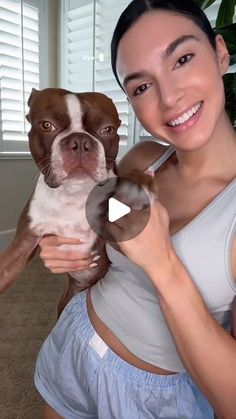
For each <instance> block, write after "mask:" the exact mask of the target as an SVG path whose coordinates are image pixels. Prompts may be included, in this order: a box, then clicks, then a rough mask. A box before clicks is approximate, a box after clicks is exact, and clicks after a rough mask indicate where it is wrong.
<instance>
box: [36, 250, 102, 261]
mask: <svg viewBox="0 0 236 419" xmlns="http://www.w3.org/2000/svg"><path fill="white" fill-rule="evenodd" d="M39 256H40V257H41V258H42V259H43V260H58V261H63V260H64V261H73V260H77V261H78V260H81V261H83V260H88V261H90V260H92V259H93V258H94V257H95V256H96V254H94V255H93V256H91V254H90V253H79V252H78V251H76V252H71V251H62V250H56V249H51V248H48V249H43V250H41V252H40V254H39Z"/></svg>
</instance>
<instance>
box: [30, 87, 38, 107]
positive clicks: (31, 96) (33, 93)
mask: <svg viewBox="0 0 236 419" xmlns="http://www.w3.org/2000/svg"><path fill="white" fill-rule="evenodd" d="M37 93H38V90H37V89H34V88H33V89H32V90H31V93H30V97H29V99H28V106H30V105H31V102H32V99H33V97H34V96H35V95H36V94H37Z"/></svg>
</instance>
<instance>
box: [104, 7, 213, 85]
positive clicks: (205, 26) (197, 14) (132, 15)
mask: <svg viewBox="0 0 236 419" xmlns="http://www.w3.org/2000/svg"><path fill="white" fill-rule="evenodd" d="M152 10H167V11H170V12H174V13H177V14H180V15H184V16H185V17H187V18H188V19H191V20H192V21H193V22H194V23H195V24H196V25H197V26H198V27H199V28H200V29H201V30H202V31H203V32H204V33H205V34H206V35H207V38H208V40H209V42H210V44H211V46H212V48H213V49H214V50H216V41H215V37H216V34H215V32H214V30H213V29H212V27H211V24H210V22H209V20H208V19H207V17H206V15H205V13H204V12H203V11H202V9H201V8H200V7H199V6H198V5H197V4H196V3H195V2H194V1H193V0H133V1H132V2H131V3H130V4H129V5H128V6H127V7H126V9H125V10H124V11H123V13H122V14H121V16H120V18H119V20H118V22H117V25H116V27H115V30H114V33H113V37H112V41H111V66H112V70H113V73H114V76H115V78H116V80H117V82H118V83H119V85H120V86H121V88H122V89H123V87H122V85H121V83H120V80H119V77H118V74H117V71H116V59H117V50H118V46H119V42H120V40H121V38H122V37H123V35H124V34H125V33H126V32H127V31H128V29H129V28H130V27H131V26H132V25H133V24H134V23H135V22H136V21H137V20H138V19H139V18H140V17H141V16H142V15H143V14H144V13H146V12H150V11H152Z"/></svg>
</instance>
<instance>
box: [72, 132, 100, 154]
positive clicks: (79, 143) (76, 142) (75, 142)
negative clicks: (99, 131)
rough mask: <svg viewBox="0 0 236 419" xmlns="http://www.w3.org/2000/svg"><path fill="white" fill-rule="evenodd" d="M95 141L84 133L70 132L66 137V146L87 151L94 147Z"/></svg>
mask: <svg viewBox="0 0 236 419" xmlns="http://www.w3.org/2000/svg"><path fill="white" fill-rule="evenodd" d="M94 146H95V141H93V139H92V138H90V137H89V136H88V135H85V134H72V135H70V136H69V137H68V148H69V149H71V150H74V151H82V152H83V151H84V152H89V151H92V150H93V149H94Z"/></svg>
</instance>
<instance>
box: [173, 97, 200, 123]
mask: <svg viewBox="0 0 236 419" xmlns="http://www.w3.org/2000/svg"><path fill="white" fill-rule="evenodd" d="M201 106H202V102H198V103H197V104H196V105H194V106H193V107H192V108H190V109H188V110H187V111H186V112H184V113H183V114H182V115H180V116H178V117H177V118H175V119H172V120H171V121H168V122H167V125H168V126H170V127H172V128H174V127H177V126H179V125H183V124H185V123H186V122H188V121H189V120H190V119H191V118H192V117H193V116H194V115H195V114H196V113H197V112H198V111H199V110H200V108H201Z"/></svg>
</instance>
